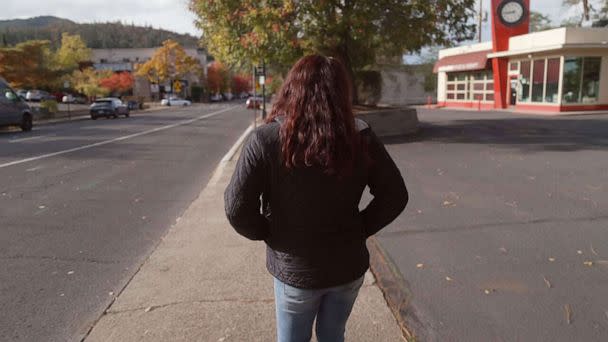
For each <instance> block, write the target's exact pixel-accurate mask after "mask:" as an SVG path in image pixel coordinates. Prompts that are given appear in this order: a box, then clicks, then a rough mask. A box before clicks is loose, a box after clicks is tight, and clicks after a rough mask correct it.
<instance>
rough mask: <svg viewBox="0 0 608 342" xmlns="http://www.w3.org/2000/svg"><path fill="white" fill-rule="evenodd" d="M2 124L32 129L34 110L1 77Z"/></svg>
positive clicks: (0, 123)
mask: <svg viewBox="0 0 608 342" xmlns="http://www.w3.org/2000/svg"><path fill="white" fill-rule="evenodd" d="M0 126H19V127H21V129H22V130H23V131H25V132H27V131H31V130H32V126H33V124H32V110H31V108H30V106H28V105H27V103H25V101H24V100H23V99H22V98H21V97H20V96H19V95H17V94H16V93H15V92H14V91H13V89H11V87H10V86H9V85H8V83H7V82H6V81H5V80H4V79H2V78H0Z"/></svg>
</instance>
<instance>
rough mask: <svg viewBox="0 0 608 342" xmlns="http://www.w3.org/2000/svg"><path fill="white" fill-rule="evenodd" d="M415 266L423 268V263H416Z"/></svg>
mask: <svg viewBox="0 0 608 342" xmlns="http://www.w3.org/2000/svg"><path fill="white" fill-rule="evenodd" d="M416 267H417V268H423V267H424V264H416Z"/></svg>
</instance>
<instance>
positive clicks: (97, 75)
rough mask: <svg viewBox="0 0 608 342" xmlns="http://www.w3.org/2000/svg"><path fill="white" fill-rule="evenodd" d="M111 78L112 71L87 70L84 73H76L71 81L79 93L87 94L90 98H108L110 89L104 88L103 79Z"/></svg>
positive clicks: (78, 71)
mask: <svg viewBox="0 0 608 342" xmlns="http://www.w3.org/2000/svg"><path fill="white" fill-rule="evenodd" d="M111 76H112V72H111V71H103V70H95V69H93V68H87V69H84V70H82V71H81V70H76V71H74V72H73V74H72V76H71V77H70V80H71V82H72V87H73V88H74V89H76V90H77V91H78V92H80V93H82V94H85V95H86V96H88V97H97V96H107V95H108V94H109V93H110V89H108V88H106V87H104V86H102V85H101V81H102V80H103V79H108V78H109V77H111Z"/></svg>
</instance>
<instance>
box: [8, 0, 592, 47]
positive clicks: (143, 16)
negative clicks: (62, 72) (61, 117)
mask: <svg viewBox="0 0 608 342" xmlns="http://www.w3.org/2000/svg"><path fill="white" fill-rule="evenodd" d="M0 1H2V6H1V7H2V11H1V12H0V20H3V19H17V18H20V19H24V18H30V17H35V16H41V15H54V16H57V17H61V18H66V19H70V20H73V21H76V22H81V23H84V22H105V21H122V22H125V23H128V24H131V23H135V24H136V25H152V26H153V27H156V28H159V27H160V28H163V29H166V30H170V31H174V32H178V33H190V34H192V35H195V36H199V35H200V31H199V30H198V29H196V27H195V25H194V19H195V17H194V15H193V14H192V13H191V12H190V11H189V10H188V0H128V1H125V0H45V1H41V0H0ZM482 1H483V7H484V9H485V10H487V9H489V7H490V1H491V0H482ZM530 1H531V9H532V10H533V11H537V12H541V13H543V14H546V15H548V16H549V17H550V18H551V19H552V20H554V21H555V23H559V22H561V20H562V19H563V18H564V17H566V16H568V14H569V13H567V12H566V11H565V10H563V9H562V8H561V6H560V5H561V2H562V0H530ZM592 1H593V2H596V1H597V0H592ZM476 8H477V7H476ZM572 11H576V9H573V10H572ZM482 38H483V40H489V39H490V22H489V21H488V22H487V23H485V24H484V26H483V30H482Z"/></svg>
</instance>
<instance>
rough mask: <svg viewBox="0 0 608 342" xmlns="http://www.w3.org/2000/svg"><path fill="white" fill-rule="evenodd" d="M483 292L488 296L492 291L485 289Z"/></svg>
mask: <svg viewBox="0 0 608 342" xmlns="http://www.w3.org/2000/svg"><path fill="white" fill-rule="evenodd" d="M483 292H484V293H485V294H487V295H488V294H490V293H492V292H494V290H489V289H485V290H483Z"/></svg>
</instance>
